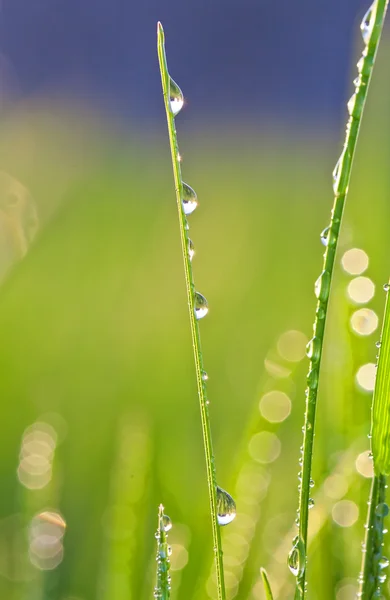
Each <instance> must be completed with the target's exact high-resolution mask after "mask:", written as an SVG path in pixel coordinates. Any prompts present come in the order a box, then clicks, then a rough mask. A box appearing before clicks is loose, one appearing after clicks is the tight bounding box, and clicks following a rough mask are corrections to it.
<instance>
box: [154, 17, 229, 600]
mask: <svg viewBox="0 0 390 600" xmlns="http://www.w3.org/2000/svg"><path fill="white" fill-rule="evenodd" d="M157 50H158V58H159V63H160V72H161V82H162V88H163V95H164V103H165V110H166V115H167V123H168V134H169V143H170V148H171V155H172V166H173V177H174V182H175V190H176V201H177V209H178V213H179V225H180V238H181V247H182V253H183V260H184V275H185V282H186V289H187V303H188V310H189V316H190V327H191V336H192V346H193V351H194V359H195V370H196V381H197V389H198V397H199V403H200V416H201V422H202V432H203V444H204V450H205V457H206V471H207V483H208V490H209V499H210V512H211V523H212V532H213V546H214V557H215V563H216V574H217V588H218V599H219V600H225V598H226V592H225V580H224V573H223V554H222V541H221V532H220V529H219V525H218V518H217V479H216V473H215V460H214V454H213V448H212V441H211V427H210V415H209V409H208V400H207V391H206V383H205V381H203V377H202V376H203V373H204V368H203V357H202V350H201V343H200V333H199V325H198V321H197V319H196V316H195V306H194V293H195V286H194V278H193V274H192V266H191V261H190V257H189V255H188V245H189V238H188V233H187V228H186V225H187V219H186V216H185V214H184V211H183V207H182V198H183V180H182V177H181V169H180V159H179V156H180V155H179V147H178V143H177V135H176V127H175V118H174V115H173V113H172V111H171V108H170V103H169V85H170V75H169V71H168V65H167V59H166V54H165V36H164V31H163V28H162V25H161V23H158V25H157Z"/></svg>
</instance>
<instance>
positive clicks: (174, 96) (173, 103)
mask: <svg viewBox="0 0 390 600" xmlns="http://www.w3.org/2000/svg"><path fill="white" fill-rule="evenodd" d="M183 104H184V98H183V92H182V91H181V89H180V88H179V86H178V85H177V83H176V81H173V79H172V77H170V79H169V106H170V108H171V111H172V114H173V116H174V117H176V115H177V114H178V113H179V112H180V111H181V109H182V108H183Z"/></svg>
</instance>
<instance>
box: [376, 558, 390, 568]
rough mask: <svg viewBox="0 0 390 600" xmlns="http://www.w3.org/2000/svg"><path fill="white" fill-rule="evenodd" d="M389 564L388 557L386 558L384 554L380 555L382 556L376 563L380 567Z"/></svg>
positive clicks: (385, 566)
mask: <svg viewBox="0 0 390 600" xmlns="http://www.w3.org/2000/svg"><path fill="white" fill-rule="evenodd" d="M389 564H390V561H389V559H388V558H386V556H382V558H381V559H380V561H379V563H378V565H379V568H380V569H387V567H388V566H389Z"/></svg>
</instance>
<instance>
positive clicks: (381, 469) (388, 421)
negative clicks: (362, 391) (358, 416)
mask: <svg viewBox="0 0 390 600" xmlns="http://www.w3.org/2000/svg"><path fill="white" fill-rule="evenodd" d="M385 289H386V303H385V312H384V317H383V326H382V335H381V341H380V347H379V354H378V369H377V375H376V380H375V389H374V395H373V404H372V428H371V434H372V441H371V444H372V454H373V460H374V470H375V474H376V475H378V476H379V475H389V474H390V440H389V431H390V375H389V374H390V301H389V294H388V289H389V286H388V285H386V286H385Z"/></svg>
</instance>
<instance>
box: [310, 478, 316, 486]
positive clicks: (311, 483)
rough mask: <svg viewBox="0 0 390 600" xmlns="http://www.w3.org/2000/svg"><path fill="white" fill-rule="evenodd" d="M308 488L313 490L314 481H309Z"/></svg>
mask: <svg viewBox="0 0 390 600" xmlns="http://www.w3.org/2000/svg"><path fill="white" fill-rule="evenodd" d="M309 486H310V487H311V488H313V487H314V486H315V483H314V479H310V483H309Z"/></svg>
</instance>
